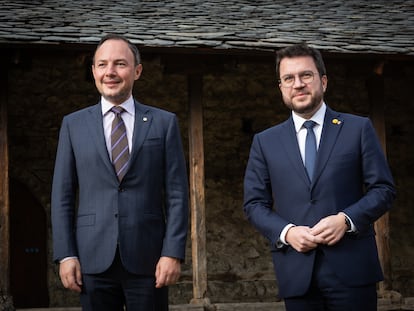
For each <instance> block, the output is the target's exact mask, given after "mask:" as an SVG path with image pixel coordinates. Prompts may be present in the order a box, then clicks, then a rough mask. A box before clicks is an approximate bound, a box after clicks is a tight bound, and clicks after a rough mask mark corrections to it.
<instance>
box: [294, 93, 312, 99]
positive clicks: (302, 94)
mask: <svg viewBox="0 0 414 311" xmlns="http://www.w3.org/2000/svg"><path fill="white" fill-rule="evenodd" d="M308 95H309V93H307V92H298V93H296V94H293V97H294V98H303V97H305V96H308Z"/></svg>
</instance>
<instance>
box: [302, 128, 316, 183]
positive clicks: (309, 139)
mask: <svg viewBox="0 0 414 311" xmlns="http://www.w3.org/2000/svg"><path fill="white" fill-rule="evenodd" d="M315 125H316V122H315V121H311V120H308V121H305V123H303V126H304V127H305V128H306V129H307V131H308V133H307V134H306V142H305V168H306V171H307V172H308V176H309V179H310V180H311V181H312V178H313V171H314V169H315V160H316V137H315V133H314V132H313V127H314V126H315Z"/></svg>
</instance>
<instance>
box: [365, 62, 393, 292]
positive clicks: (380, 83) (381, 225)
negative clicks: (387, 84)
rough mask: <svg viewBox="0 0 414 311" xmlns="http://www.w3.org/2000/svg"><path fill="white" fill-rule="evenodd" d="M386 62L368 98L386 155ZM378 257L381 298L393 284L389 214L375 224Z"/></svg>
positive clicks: (372, 81)
mask: <svg viewBox="0 0 414 311" xmlns="http://www.w3.org/2000/svg"><path fill="white" fill-rule="evenodd" d="M383 70H384V62H380V63H379V64H377V65H376V67H375V68H374V73H373V75H372V76H371V77H370V78H369V79H368V81H367V89H368V97H369V102H370V118H371V121H372V123H373V125H374V128H375V130H376V132H377V135H378V138H379V140H380V142H381V145H382V148H383V151H384V154H386V153H387V148H386V132H385V116H384V105H385V103H384V102H385V99H384V77H383ZM375 231H376V236H375V238H376V240H377V247H378V255H379V258H380V261H381V266H382V270H383V272H384V281H382V282H380V284H379V293H380V296H381V295H384V293H385V292H386V291H390V290H391V289H392V282H391V273H392V272H391V251H390V228H389V214H388V213H386V214H384V215H383V216H382V217H381V218H380V219H378V220H377V221H376V222H375Z"/></svg>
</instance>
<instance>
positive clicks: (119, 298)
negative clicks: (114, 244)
mask: <svg viewBox="0 0 414 311" xmlns="http://www.w3.org/2000/svg"><path fill="white" fill-rule="evenodd" d="M82 281H83V287H82V292H81V295H80V301H81V305H82V310H83V311H123V310H127V311H167V310H168V287H164V288H161V289H156V288H155V276H141V275H136V274H132V273H129V272H128V271H127V270H126V269H125V268H124V266H123V265H122V262H121V258H120V256H119V251H118V250H117V252H116V255H115V259H114V261H113V263H112V265H111V267H110V268H109V269H108V270H106V271H105V272H103V273H99V274H83V275H82Z"/></svg>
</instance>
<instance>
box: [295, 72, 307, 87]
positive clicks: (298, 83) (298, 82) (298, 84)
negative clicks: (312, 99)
mask: <svg viewBox="0 0 414 311" xmlns="http://www.w3.org/2000/svg"><path fill="white" fill-rule="evenodd" d="M304 84H305V83H303V81H302V79H301V78H300V76H299V75H296V76H295V80H294V81H293V87H294V88H302V87H303V85H304Z"/></svg>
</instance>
